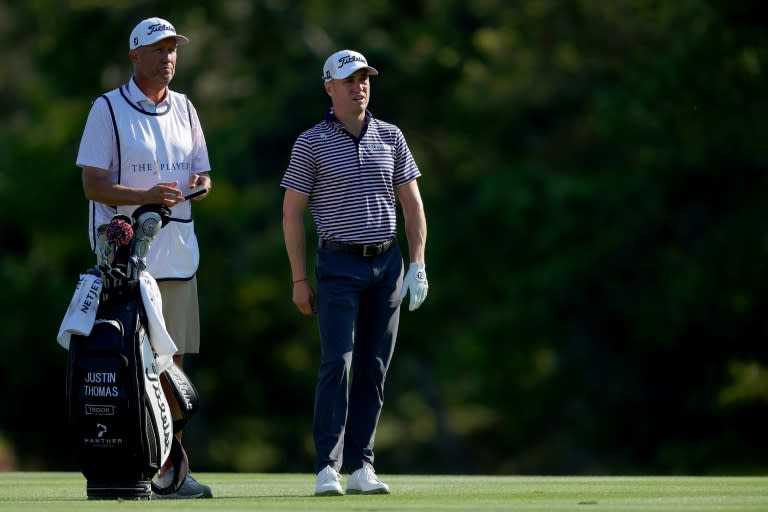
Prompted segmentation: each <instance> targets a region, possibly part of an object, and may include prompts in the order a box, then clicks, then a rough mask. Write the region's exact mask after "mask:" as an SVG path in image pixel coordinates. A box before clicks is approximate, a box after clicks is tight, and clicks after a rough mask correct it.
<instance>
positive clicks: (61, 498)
mask: <svg viewBox="0 0 768 512" xmlns="http://www.w3.org/2000/svg"><path fill="white" fill-rule="evenodd" d="M195 476H196V477H197V478H198V479H199V480H200V481H202V482H204V483H206V484H208V485H210V486H211V487H212V489H213V493H214V499H212V500H186V501H185V500H175V501H156V500H153V501H140V502H136V501H120V502H117V501H87V499H86V494H85V479H84V478H83V477H82V475H80V474H79V473H33V472H18V473H0V512H6V511H8V512H10V511H13V512H18V511H25V510H45V511H54V512H55V511H72V512H75V511H77V512H80V511H102V510H103V511H107V510H108V511H115V510H120V511H123V512H126V511H129V510H142V511H144V510H185V511H186V510H195V511H216V512H221V511H226V510H275V511H331V510H333V511H345V510H355V511H365V512H373V511H379V510H382V511H387V510H397V511H411V510H412V511H472V512H475V511H484V510H505V511H507V510H508V511H530V510H534V511H543V512H560V511H579V512H585V511H622V512H623V511H627V512H628V511H638V512H650V511H674V512H682V511H690V512H709V511H718V512H726V511H727V512H737V511H739V512H741V511H755V512H757V511H761V512H764V511H768V477H653V476H652V477H546V476H542V477H523V476H438V475H430V476H423V475H417V476H413V475H386V474H385V475H382V477H383V479H384V480H385V481H386V482H387V483H389V484H390V486H391V487H392V494H391V495H388V496H342V497H332V498H331V497H326V498H316V497H314V496H312V492H313V490H314V475H310V474H237V473H196V475H195Z"/></svg>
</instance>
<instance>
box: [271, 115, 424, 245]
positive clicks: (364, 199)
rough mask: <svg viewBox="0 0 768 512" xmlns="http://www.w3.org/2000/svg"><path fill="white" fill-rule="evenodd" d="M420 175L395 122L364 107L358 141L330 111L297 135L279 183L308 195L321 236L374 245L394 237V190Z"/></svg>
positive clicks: (395, 225) (395, 219)
mask: <svg viewBox="0 0 768 512" xmlns="http://www.w3.org/2000/svg"><path fill="white" fill-rule="evenodd" d="M419 176H421V173H420V172H419V168H418V167H417V165H416V161H415V160H414V159H413V155H411V151H410V149H408V144H407V143H406V142H405V137H404V136H403V134H402V132H401V131H400V129H399V128H398V127H397V126H395V125H392V124H389V123H385V122H383V121H380V120H378V119H375V118H374V117H373V116H371V114H370V112H368V111H366V113H365V122H364V124H363V130H362V132H361V134H360V138H359V139H358V138H357V137H355V136H353V135H352V134H350V133H349V132H348V131H346V130H345V129H344V127H343V125H342V124H341V123H340V122H339V121H338V120H337V119H336V117H335V116H334V115H333V110H332V109H329V110H328V113H327V114H326V116H325V119H324V120H323V121H322V122H320V123H318V124H317V125H315V126H313V127H312V128H310V129H309V130H307V131H305V132H303V133H302V134H301V135H299V137H298V138H297V139H296V142H295V143H294V145H293V149H292V150H291V159H290V162H289V164H288V168H287V169H286V171H285V174H284V175H283V179H282V180H281V182H280V186H281V187H283V188H287V189H291V190H294V191H296V192H299V193H301V194H305V195H307V196H309V208H310V211H311V212H312V216H313V218H314V220H315V225H316V227H317V234H318V236H320V238H324V239H327V240H337V241H341V242H350V243H374V242H381V241H383V240H387V239H389V238H391V237H393V236H395V233H396V231H397V214H396V208H395V202H396V196H395V188H396V187H399V186H401V185H404V184H406V183H408V182H410V181H413V180H415V179H416V178H418V177H419Z"/></svg>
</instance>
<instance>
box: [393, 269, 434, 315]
mask: <svg viewBox="0 0 768 512" xmlns="http://www.w3.org/2000/svg"><path fill="white" fill-rule="evenodd" d="M428 290H429V283H427V271H426V270H425V268H424V264H423V263H411V266H410V267H408V273H407V274H405V279H403V289H402V291H401V292H400V300H403V299H404V298H405V294H406V293H408V292H409V291H410V292H411V302H410V304H409V305H408V310H409V311H413V310H415V309H418V307H419V306H421V303H422V302H424V299H426V298H427V291H428Z"/></svg>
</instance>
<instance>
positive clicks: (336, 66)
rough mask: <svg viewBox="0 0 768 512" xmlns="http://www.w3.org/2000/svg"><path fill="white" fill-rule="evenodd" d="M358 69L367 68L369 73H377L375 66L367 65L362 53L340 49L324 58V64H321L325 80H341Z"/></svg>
mask: <svg viewBox="0 0 768 512" xmlns="http://www.w3.org/2000/svg"><path fill="white" fill-rule="evenodd" d="M358 69H367V70H368V74H369V75H378V74H379V72H378V71H376V68H374V67H371V66H369V65H368V61H367V60H365V57H363V54H362V53H358V52H354V51H352V50H341V51H338V52H336V53H334V54H333V55H331V56H330V57H328V58H327V59H326V61H325V66H323V80H324V81H326V82H328V81H329V80H343V79H344V78H347V77H348V76H349V75H351V74H352V73H354V72H355V71H357V70H358Z"/></svg>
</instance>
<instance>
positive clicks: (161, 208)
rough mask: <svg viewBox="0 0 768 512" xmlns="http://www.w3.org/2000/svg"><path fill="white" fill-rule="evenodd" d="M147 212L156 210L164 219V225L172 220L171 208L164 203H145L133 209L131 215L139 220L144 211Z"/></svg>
mask: <svg viewBox="0 0 768 512" xmlns="http://www.w3.org/2000/svg"><path fill="white" fill-rule="evenodd" d="M147 212H154V213H156V214H158V215H159V216H160V219H161V220H162V223H163V226H165V225H166V224H168V221H169V220H171V209H170V208H168V207H167V206H165V205H164V204H159V203H158V204H154V203H153V204H143V205H141V206H139V207H138V208H136V209H135V210H133V214H132V215H131V217H133V218H134V220H138V219H139V217H141V215H142V214H143V213H147Z"/></svg>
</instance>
